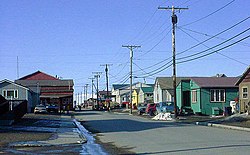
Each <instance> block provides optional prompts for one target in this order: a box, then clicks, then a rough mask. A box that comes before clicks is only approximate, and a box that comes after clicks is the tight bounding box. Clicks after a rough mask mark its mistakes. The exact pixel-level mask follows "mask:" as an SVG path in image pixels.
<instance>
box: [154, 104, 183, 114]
mask: <svg viewBox="0 0 250 155" xmlns="http://www.w3.org/2000/svg"><path fill="white" fill-rule="evenodd" d="M178 111H179V110H178V109H177V112H178ZM166 112H169V113H174V102H160V103H157V104H156V112H155V114H156V115H157V114H159V113H166Z"/></svg>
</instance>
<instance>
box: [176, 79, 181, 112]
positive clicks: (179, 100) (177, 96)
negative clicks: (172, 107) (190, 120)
mask: <svg viewBox="0 0 250 155" xmlns="http://www.w3.org/2000/svg"><path fill="white" fill-rule="evenodd" d="M181 85H182V82H180V83H179V85H178V86H177V87H176V100H177V106H178V107H179V108H180V107H181V105H182V103H181V102H182V89H181Z"/></svg>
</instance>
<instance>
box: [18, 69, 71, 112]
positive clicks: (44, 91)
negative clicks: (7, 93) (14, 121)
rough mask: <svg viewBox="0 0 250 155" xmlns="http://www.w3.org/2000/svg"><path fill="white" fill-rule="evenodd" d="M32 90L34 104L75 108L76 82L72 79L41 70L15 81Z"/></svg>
mask: <svg viewBox="0 0 250 155" xmlns="http://www.w3.org/2000/svg"><path fill="white" fill-rule="evenodd" d="M15 83H18V84H20V85H23V86H25V87H28V88H29V89H30V90H31V91H32V101H33V105H34V107H35V105H37V104H44V105H48V104H55V105H58V106H59V107H60V109H62V108H63V107H69V108H70V109H73V93H74V89H73V86H74V83H73V80H72V79H68V80H61V79H58V78H56V77H53V76H51V75H48V74H46V73H43V72H41V71H37V72H35V73H32V74H29V75H27V76H24V77H22V78H20V79H18V80H16V81H15Z"/></svg>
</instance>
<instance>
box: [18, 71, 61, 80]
mask: <svg viewBox="0 0 250 155" xmlns="http://www.w3.org/2000/svg"><path fill="white" fill-rule="evenodd" d="M19 80H59V79H57V78H56V77H54V76H51V75H48V74H46V73H43V72H41V71H37V72H35V73H32V74H29V75H27V76H24V77H22V78H20V79H19Z"/></svg>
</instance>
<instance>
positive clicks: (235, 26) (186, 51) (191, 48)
mask: <svg viewBox="0 0 250 155" xmlns="http://www.w3.org/2000/svg"><path fill="white" fill-rule="evenodd" d="M249 18H250V16H248V17H247V18H245V19H243V20H241V21H240V22H238V23H236V24H234V25H233V26H231V27H229V28H227V29H225V30H223V31H221V32H219V33H217V34H216V35H214V36H212V37H210V38H208V39H206V40H204V41H202V42H200V43H198V44H196V45H194V46H192V47H190V48H188V49H186V50H184V51H182V52H180V53H177V54H176V55H180V54H183V53H185V52H187V51H189V50H191V49H193V48H195V47H197V46H199V45H201V44H203V43H205V42H207V41H209V40H211V39H213V38H215V37H217V36H219V35H221V34H223V33H225V32H227V31H229V30H231V29H232V28H234V27H236V26H238V25H239V24H241V23H243V22H245V21H247V20H248V19H249ZM177 28H178V27H177ZM180 28H181V27H180Z"/></svg>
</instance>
